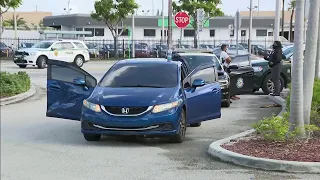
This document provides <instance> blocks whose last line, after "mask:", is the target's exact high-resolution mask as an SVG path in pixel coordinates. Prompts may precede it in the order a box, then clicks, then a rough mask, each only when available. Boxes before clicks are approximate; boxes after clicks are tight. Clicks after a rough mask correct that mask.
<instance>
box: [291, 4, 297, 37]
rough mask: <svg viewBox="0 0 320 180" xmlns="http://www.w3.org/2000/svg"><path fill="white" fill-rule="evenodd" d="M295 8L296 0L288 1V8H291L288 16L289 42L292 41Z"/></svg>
mask: <svg viewBox="0 0 320 180" xmlns="http://www.w3.org/2000/svg"><path fill="white" fill-rule="evenodd" d="M295 9H296V0H291V1H290V3H289V10H291V16H290V32H289V33H290V42H293V30H292V29H293V15H294V11H295Z"/></svg>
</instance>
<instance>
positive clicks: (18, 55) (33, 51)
mask: <svg viewBox="0 0 320 180" xmlns="http://www.w3.org/2000/svg"><path fill="white" fill-rule="evenodd" d="M48 59H51V60H60V61H66V62H69V63H74V64H75V65H77V66H78V67H81V66H83V64H84V63H85V62H88V61H90V56H89V51H88V47H87V46H86V45H85V43H84V42H83V41H80V40H50V41H41V42H40V43H38V44H35V45H34V46H32V48H25V49H20V50H17V51H16V52H15V55H14V57H13V61H14V63H15V64H16V65H18V66H19V67H20V68H26V67H27V66H28V65H32V66H38V68H39V69H43V68H45V67H46V62H47V60H48Z"/></svg>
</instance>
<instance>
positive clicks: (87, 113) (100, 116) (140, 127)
mask: <svg viewBox="0 0 320 180" xmlns="http://www.w3.org/2000/svg"><path fill="white" fill-rule="evenodd" d="M181 109H182V108H177V109H175V110H172V111H171V112H170V111H167V112H162V113H158V114H152V113H150V112H147V113H146V114H144V115H140V116H131V117H125V116H112V115H109V114H107V113H105V112H104V111H103V110H102V111H101V112H100V113H96V112H94V111H91V110H89V109H87V108H85V107H83V111H82V116H81V132H82V133H84V134H103V135H153V136H167V135H174V134H177V133H178V129H179V120H180V114H181Z"/></svg>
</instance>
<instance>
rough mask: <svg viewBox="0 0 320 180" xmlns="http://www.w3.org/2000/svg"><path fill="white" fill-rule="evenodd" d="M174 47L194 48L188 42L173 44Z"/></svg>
mask: <svg viewBox="0 0 320 180" xmlns="http://www.w3.org/2000/svg"><path fill="white" fill-rule="evenodd" d="M173 48H184V49H190V48H193V47H192V46H191V45H188V44H181V45H179V44H176V45H173Z"/></svg>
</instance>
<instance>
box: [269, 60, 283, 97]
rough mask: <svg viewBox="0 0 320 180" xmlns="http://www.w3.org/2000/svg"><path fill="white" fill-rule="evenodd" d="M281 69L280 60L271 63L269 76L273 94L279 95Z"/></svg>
mask: <svg viewBox="0 0 320 180" xmlns="http://www.w3.org/2000/svg"><path fill="white" fill-rule="evenodd" d="M281 70H282V62H281V63H278V64H275V65H273V66H272V68H271V78H272V82H273V84H274V91H273V94H275V95H280V91H281V84H280V74H281Z"/></svg>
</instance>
